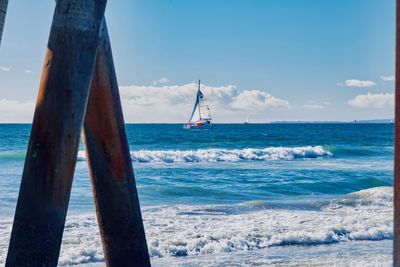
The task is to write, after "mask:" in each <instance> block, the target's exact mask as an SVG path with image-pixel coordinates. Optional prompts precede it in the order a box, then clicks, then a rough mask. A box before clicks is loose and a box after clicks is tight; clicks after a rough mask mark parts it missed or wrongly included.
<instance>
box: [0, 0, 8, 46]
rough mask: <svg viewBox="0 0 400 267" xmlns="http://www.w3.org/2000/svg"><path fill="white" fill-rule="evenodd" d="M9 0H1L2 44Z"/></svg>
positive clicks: (0, 27) (0, 28) (0, 33)
mask: <svg viewBox="0 0 400 267" xmlns="http://www.w3.org/2000/svg"><path fill="white" fill-rule="evenodd" d="M7 5H8V0H0V44H1V37H2V36H3V29H4V21H5V20H6V13H7Z"/></svg>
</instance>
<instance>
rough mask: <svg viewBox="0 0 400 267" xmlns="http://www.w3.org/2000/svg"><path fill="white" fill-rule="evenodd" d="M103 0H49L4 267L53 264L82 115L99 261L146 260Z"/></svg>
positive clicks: (142, 263)
mask: <svg viewBox="0 0 400 267" xmlns="http://www.w3.org/2000/svg"><path fill="white" fill-rule="evenodd" d="M0 1H1V0H0ZM106 2H107V0H86V1H80V0H57V1H56V8H55V12H54V17H53V22H52V27H51V30H50V37H49V41H48V46H47V51H46V56H45V62H44V65H43V69H42V77H41V82H40V86H39V93H38V97H37V102H36V108H35V115H34V119H33V123H32V130H31V136H30V140H29V144H28V149H27V154H26V158H25V166H24V171H23V174H22V180H21V187H20V192H19V196H18V202H17V208H16V213H15V217H14V223H13V229H12V233H11V239H10V245H9V250H8V255H7V259H6V266H7V267H9V266H10V267H11V266H12V267H13V266H46V267H47V266H54V267H55V266H57V263H58V257H59V253H60V247H61V241H62V235H63V230H64V224H65V218H66V214H67V209H68V203H69V198H70V193H71V186H72V179H73V175H74V171H75V165H76V158H77V153H78V147H79V140H80V134H81V131H82V126H83V123H84V121H85V127H84V135H83V136H84V140H85V146H86V149H87V155H88V160H89V167H90V174H91V178H92V185H93V192H94V195H95V196H94V197H95V203H96V209H97V215H98V222H99V226H100V233H101V236H102V242H103V250H104V254H105V260H106V265H107V266H150V261H149V255H148V251H147V244H146V239H145V234H144V228H143V222H142V217H141V212H140V206H139V201H138V195H137V191H136V185H135V181H134V175H133V170H132V165H131V161H130V155H129V147H128V142H127V138H126V133H125V125H124V120H123V116H122V108H121V103H120V99H119V92H118V83H117V79H116V74H115V70H114V65H113V59H112V54H111V47H110V42H109V37H108V32H107V27H106V25H105V20H104V11H105V6H106ZM103 21H104V23H103ZM102 25H103V26H102ZM101 29H102V30H101ZM100 30H101V31H100ZM100 32H101V35H100ZM100 40H101V41H100ZM93 73H94V75H93ZM92 79H93V81H92ZM90 91H92V92H90ZM89 95H90V100H89V104H88V99H89Z"/></svg>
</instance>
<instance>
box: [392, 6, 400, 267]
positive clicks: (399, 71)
mask: <svg viewBox="0 0 400 267" xmlns="http://www.w3.org/2000/svg"><path fill="white" fill-rule="evenodd" d="M395 76H396V82H395V131H394V147H395V152H394V242H393V266H395V267H400V0H397V1H396V70H395Z"/></svg>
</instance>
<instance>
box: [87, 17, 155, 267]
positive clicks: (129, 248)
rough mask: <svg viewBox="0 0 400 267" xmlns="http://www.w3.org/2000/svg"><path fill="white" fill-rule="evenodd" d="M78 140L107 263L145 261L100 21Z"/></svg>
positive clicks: (143, 263)
mask: <svg viewBox="0 0 400 267" xmlns="http://www.w3.org/2000/svg"><path fill="white" fill-rule="evenodd" d="M83 140H84V144H85V147H86V153H87V159H88V165H89V173H90V177H91V182H92V188H93V194H94V201H95V205H96V211H97V220H98V224H99V228H100V233H101V238H102V245H103V251H104V256H105V262H106V264H107V266H143V267H145V266H150V260H149V254H148V250H147V244H146V238H145V233H144V228H143V222H142V216H141V212H140V205H139V199H138V194H137V190H136V185H135V178H134V174H133V169H132V162H131V157H130V151H129V146H128V140H127V137H126V132H125V123H124V118H123V114H122V107H121V101H120V96H119V89H118V82H117V77H116V73H115V69H114V63H113V56H112V52H111V46H110V39H109V36H108V31H107V26H106V22H105V20H104V22H103V28H102V30H101V35H100V44H99V47H98V49H97V58H96V65H95V70H94V73H93V80H92V86H91V90H90V96H89V102H88V106H87V111H86V118H85V122H84V131H83Z"/></svg>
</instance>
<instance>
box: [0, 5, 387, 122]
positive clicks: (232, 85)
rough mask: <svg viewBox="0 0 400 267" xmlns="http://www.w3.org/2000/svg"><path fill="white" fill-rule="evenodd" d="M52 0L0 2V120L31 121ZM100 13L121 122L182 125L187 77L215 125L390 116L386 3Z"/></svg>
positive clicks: (121, 8)
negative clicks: (0, 13)
mask: <svg viewBox="0 0 400 267" xmlns="http://www.w3.org/2000/svg"><path fill="white" fill-rule="evenodd" d="M53 2H54V1H53V0H18V1H10V3H9V10H8V14H7V20H6V25H5V30H4V34H3V41H2V44H1V47H0V80H1V83H0V121H3V122H9V121H15V122H21V121H28V122H29V121H30V120H31V118H32V114H33V107H34V100H35V97H36V94H37V88H38V84H39V78H40V70H41V65H42V62H43V56H44V51H45V47H46V43H47V38H48V34H49V28H50V25H51V19H52V13H53V9H54V3H53ZM106 16H107V20H108V24H109V32H110V36H111V41H112V47H113V53H114V61H115V65H116V70H117V75H118V80H119V84H120V86H121V96H122V100H123V101H122V102H123V107H124V111H125V118H126V120H127V121H129V122H181V121H185V120H186V119H187V117H188V116H189V115H190V112H191V105H192V102H193V98H194V91H195V84H194V82H195V81H196V80H197V79H202V81H203V82H204V86H205V87H204V91H205V94H206V96H207V97H208V98H209V100H210V106H211V110H212V113H213V117H214V118H215V121H216V122H231V121H237V122H240V121H243V120H244V119H245V118H246V116H247V115H250V120H252V121H257V122H264V121H273V120H353V119H374V118H391V117H392V116H393V88H394V82H393V77H391V76H393V75H394V32H395V27H394V26H395V24H394V20H395V1H394V0H385V1H381V0H335V1H327V0H140V1H139V0H134V1H132V0H129V1H128V0H118V1H117V0H109V1H108V6H107V11H106ZM157 81H158V82H157ZM149 111H153V112H152V113H151V115H149Z"/></svg>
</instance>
